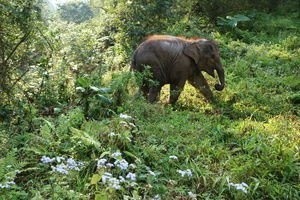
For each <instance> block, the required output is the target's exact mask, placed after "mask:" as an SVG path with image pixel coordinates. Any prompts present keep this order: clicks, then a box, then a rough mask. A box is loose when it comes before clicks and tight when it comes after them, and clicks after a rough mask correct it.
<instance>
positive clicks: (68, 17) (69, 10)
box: [59, 2, 94, 23]
mask: <svg viewBox="0 0 300 200" xmlns="http://www.w3.org/2000/svg"><path fill="white" fill-rule="evenodd" d="M59 14H60V17H61V19H62V20H64V21H68V22H74V23H81V22H84V21H86V20H89V19H91V18H92V17H93V16H94V14H93V11H92V10H91V8H90V7H89V5H88V4H86V3H84V2H71V3H66V4H63V5H61V6H60V7H59Z"/></svg>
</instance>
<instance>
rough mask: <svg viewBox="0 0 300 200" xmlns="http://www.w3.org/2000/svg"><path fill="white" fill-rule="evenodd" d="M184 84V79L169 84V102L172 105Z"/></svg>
mask: <svg viewBox="0 0 300 200" xmlns="http://www.w3.org/2000/svg"><path fill="white" fill-rule="evenodd" d="M184 85H185V80H182V81H180V82H179V83H177V84H170V100H169V102H170V104H172V105H174V104H175V103H176V101H177V100H178V98H179V96H180V93H181V92H182V90H183V87H184Z"/></svg>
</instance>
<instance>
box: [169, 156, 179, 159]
mask: <svg viewBox="0 0 300 200" xmlns="http://www.w3.org/2000/svg"><path fill="white" fill-rule="evenodd" d="M169 158H170V159H173V160H178V157H177V156H169Z"/></svg>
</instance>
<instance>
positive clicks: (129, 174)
mask: <svg viewBox="0 0 300 200" xmlns="http://www.w3.org/2000/svg"><path fill="white" fill-rule="evenodd" d="M126 178H127V179H129V180H131V181H136V175H135V173H131V172H129V173H128V174H127V176H126Z"/></svg>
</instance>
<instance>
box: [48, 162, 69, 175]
mask: <svg viewBox="0 0 300 200" xmlns="http://www.w3.org/2000/svg"><path fill="white" fill-rule="evenodd" d="M51 168H52V171H54V172H59V173H61V174H68V173H69V171H68V167H67V166H66V165H65V164H64V163H62V164H59V165H56V167H54V166H51Z"/></svg>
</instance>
